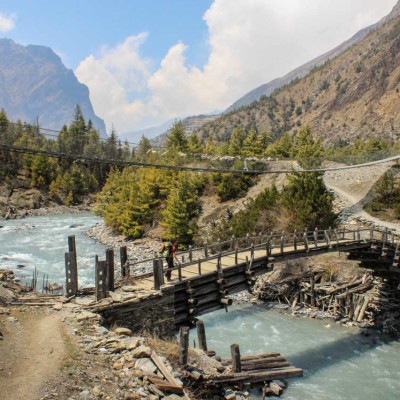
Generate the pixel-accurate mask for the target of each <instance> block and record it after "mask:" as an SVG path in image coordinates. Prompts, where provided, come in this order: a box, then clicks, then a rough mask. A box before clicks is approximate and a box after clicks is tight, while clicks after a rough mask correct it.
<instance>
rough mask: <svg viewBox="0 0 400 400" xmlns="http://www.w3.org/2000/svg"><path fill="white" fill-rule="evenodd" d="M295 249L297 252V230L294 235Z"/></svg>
mask: <svg viewBox="0 0 400 400" xmlns="http://www.w3.org/2000/svg"><path fill="white" fill-rule="evenodd" d="M293 248H294V249H295V250H297V230H296V229H295V230H294V233H293Z"/></svg>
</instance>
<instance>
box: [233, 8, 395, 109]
mask: <svg viewBox="0 0 400 400" xmlns="http://www.w3.org/2000/svg"><path fill="white" fill-rule="evenodd" d="M398 15H400V1H399V2H398V3H397V4H396V5H395V6H394V8H393V10H392V11H391V13H390V14H389V15H387V16H386V17H384V18H382V19H381V20H380V21H379V22H377V23H376V24H373V25H371V26H369V27H367V28H364V29H362V30H360V31H359V32H357V33H356V34H355V35H354V36H353V37H352V38H350V39H349V40H346V41H345V42H343V43H342V44H340V45H339V46H337V47H335V48H334V49H333V50H331V51H328V52H327V53H325V54H322V55H321V56H319V57H316V58H314V59H313V60H311V61H309V62H308V63H306V64H303V65H301V66H300V67H298V68H296V69H294V70H293V71H291V72H289V73H288V74H286V75H285V76H283V77H281V78H277V79H274V80H272V81H271V82H268V83H266V84H264V85H261V86H259V87H257V88H255V89H253V90H252V91H250V92H249V93H247V94H246V95H244V96H243V97H241V98H240V99H239V100H237V101H236V102H235V103H233V104H232V105H231V106H230V107H229V108H228V109H227V110H226V111H225V112H231V111H234V110H237V109H239V108H240V107H243V106H246V105H249V104H251V103H252V102H253V101H256V100H259V99H260V98H261V96H269V95H270V94H272V93H273V91H274V90H276V89H278V88H280V87H282V86H285V85H287V84H288V83H290V82H291V81H293V80H294V79H297V78H302V77H304V76H305V75H307V74H308V73H309V72H310V71H311V70H312V69H313V68H315V67H318V66H321V65H322V64H323V63H324V62H326V61H327V60H331V59H333V58H335V57H336V56H338V55H339V54H341V53H343V52H344V51H345V50H347V49H348V48H350V47H351V46H353V45H354V44H357V43H359V42H360V41H361V40H362V39H364V38H365V37H366V36H367V35H368V34H369V33H370V32H371V31H373V30H375V29H377V28H379V27H381V26H382V25H383V24H384V23H386V22H387V21H388V20H390V19H392V18H394V17H396V16H398Z"/></svg>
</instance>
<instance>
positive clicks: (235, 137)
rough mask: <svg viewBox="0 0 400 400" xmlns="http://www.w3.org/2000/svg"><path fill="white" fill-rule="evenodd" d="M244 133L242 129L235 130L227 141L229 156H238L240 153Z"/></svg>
mask: <svg viewBox="0 0 400 400" xmlns="http://www.w3.org/2000/svg"><path fill="white" fill-rule="evenodd" d="M244 139H245V132H244V130H243V129H242V128H235V129H234V130H233V132H232V135H231V138H230V140H229V154H230V155H231V156H239V155H240V154H241V152H242V148H243V142H244Z"/></svg>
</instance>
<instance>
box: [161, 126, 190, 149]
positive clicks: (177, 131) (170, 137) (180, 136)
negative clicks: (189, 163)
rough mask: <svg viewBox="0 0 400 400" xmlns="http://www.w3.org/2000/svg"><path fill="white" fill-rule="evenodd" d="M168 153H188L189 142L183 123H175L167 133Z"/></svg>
mask: <svg viewBox="0 0 400 400" xmlns="http://www.w3.org/2000/svg"><path fill="white" fill-rule="evenodd" d="M165 147H166V149H167V150H168V151H173V152H178V151H180V152H183V153H185V152H187V150H188V140H187V138H186V133H185V127H184V126H183V123H182V121H178V122H175V123H174V124H173V125H172V128H171V129H170V130H169V131H168V133H167V142H166V145H165Z"/></svg>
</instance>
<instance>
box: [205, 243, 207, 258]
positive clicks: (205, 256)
mask: <svg viewBox="0 0 400 400" xmlns="http://www.w3.org/2000/svg"><path fill="white" fill-rule="evenodd" d="M204 257H205V258H207V257H208V244H207V243H206V244H205V245H204Z"/></svg>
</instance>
